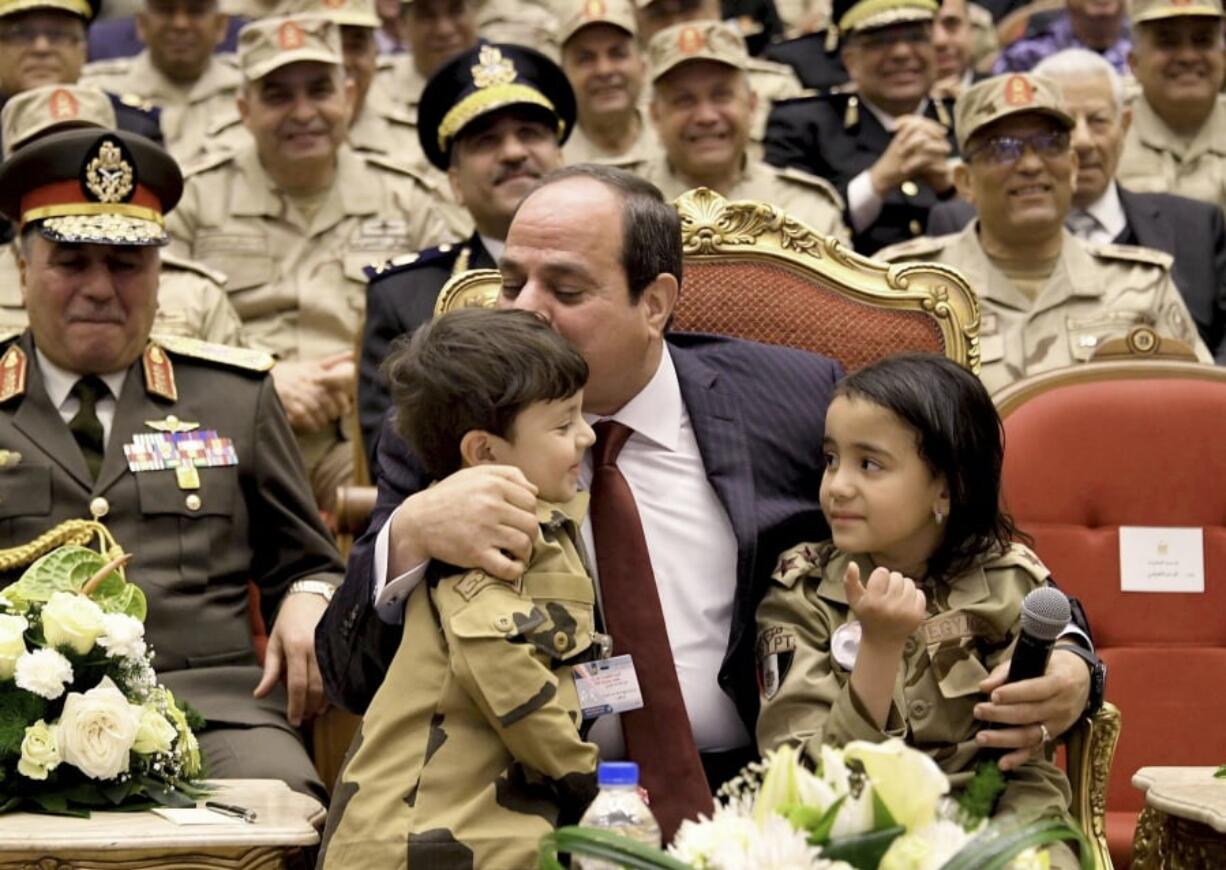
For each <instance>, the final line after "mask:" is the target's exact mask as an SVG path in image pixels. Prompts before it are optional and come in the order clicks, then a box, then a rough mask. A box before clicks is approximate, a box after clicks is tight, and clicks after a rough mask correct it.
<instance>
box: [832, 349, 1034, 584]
mask: <svg viewBox="0 0 1226 870" xmlns="http://www.w3.org/2000/svg"><path fill="white" fill-rule="evenodd" d="M834 395H835V396H846V397H848V398H857V399H867V400H868V401H870V402H872V403H873V404H875V405H880V406H881V407H883V408H887V409H888V410H890V411H893V412H894V413H895V414H897V415H898V417H899V419H901V420H902V421H903V422H904V423H905V424H906V425H908V426H910V427H911V428H912V429H913V430H915V437H916V446H917V448H918V449H919V455H920V458H921V459H923V460H924V463H925V464H926V465H927V466H928V468H929V470H930V471H931V472H932V473H933V475H944V477H945V481H946V483H947V485H948V486H949V517H948V518H947V519H946V520H945V536H944V538H943V539H942V541H941V543H940V545H939V546H938V547H937V550H936V552H935V553H933V554H932V556H931V558H929V560H928V568H927V574H928V577H929V578H932V579H945V578H949V577H956V576H957V575H958V574H960V573H962V572H964V571H966V570H967V569H968V568H970V567H971V566H972V565H973V564H974V563H975V562H976V561H977V560H978V559H980V558H981V557H983V556H986V555H990V554H995V553H1000V552H1003V551H1004V550H1005V549H1006V548H1007V547H1008V546H1009V542H1010V541H1011V540H1014V539H1019V540H1023V541H1028V540H1029V539H1028V538H1027V537H1026V536H1025V535H1023V534H1021V533H1020V532H1019V531H1018V529H1017V527H1016V526H1015V525H1014V524H1013V520H1012V518H1011V517H1010V516H1009V515H1008V513H1006V512H1005V510H1004V508H1003V507H1002V505H1001V502H1000V469H1001V463H1002V462H1003V460H1004V455H1005V448H1004V429H1003V427H1002V426H1001V423H1000V415H999V414H997V413H996V406H995V405H993V404H992V397H991V396H989V395H988V391H987V390H986V389H985V388H984V386H983V383H982V382H981V381H980V380H979V378H977V377H975V376H974V375H973V374H971V373H970V372H968V371H967V370H966V369H964V368H962V366H960V365H958V364H957V363H956V362H954V361H953V360H950V359H947V358H946V357H943V356H940V355H939V354H930V353H908V354H898V355H896V356H891V357H886V358H885V359H883V360H880V361H878V362H875V363H873V364H871V365H868V366H865V367H864V368H862V369H860V370H859V371H856V372H853V373H852V374H850V375H848V376H847V377H846V378H844V379H843V380H842V381H840V382H839V383H838V384H837V385H836V386H835V388H834Z"/></svg>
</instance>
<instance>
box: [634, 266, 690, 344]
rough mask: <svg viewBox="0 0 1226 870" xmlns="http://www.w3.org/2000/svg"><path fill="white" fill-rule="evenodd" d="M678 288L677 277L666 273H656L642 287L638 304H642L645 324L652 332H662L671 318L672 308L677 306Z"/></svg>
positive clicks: (660, 333) (659, 333) (661, 333)
mask: <svg viewBox="0 0 1226 870" xmlns="http://www.w3.org/2000/svg"><path fill="white" fill-rule="evenodd" d="M680 289H681V288H680V287H679V286H678V285H677V279H676V278H675V277H673V276H672V275H669V274H666V273H662V274H659V275H656V279H655V280H654V281H652V282H651V283H650V284H648V285H647V286H646V287H644V288H643V294H642V296H640V297H639V305H641V306H643V311H644V314H645V315H646V317H647V325H648V326H649V327H650V328H651V330H652V332H654V333H656V334H658V335H663V334H664V330H665V329H666V328H667V326H668V322H669V321H670V320H672V317H673V309H675V308H676V307H677V297H678V295H679V293H680Z"/></svg>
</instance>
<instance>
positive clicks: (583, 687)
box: [571, 655, 643, 719]
mask: <svg viewBox="0 0 1226 870" xmlns="http://www.w3.org/2000/svg"><path fill="white" fill-rule="evenodd" d="M571 670H572V672H573V673H574V675H575V690H576V691H577V692H578V693H579V707H580V708H581V709H582V710H583V718H584V719H595V718H596V717H597V716H606V715H608V714H609V713H626V712H628V711H630V710H637V709H639V708H640V707H642V706H643V693H642V692H641V691H640V690H639V678H638V674H636V673H635V672H634V662H633V661H631V659H630V656H628V655H621V656H613V657H612V658H608V659H598V660H596V661H594V662H585V663H583V664H581V665H575V666H574V668H572V669H571Z"/></svg>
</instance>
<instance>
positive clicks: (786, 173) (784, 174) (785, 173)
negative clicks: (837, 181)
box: [772, 166, 843, 211]
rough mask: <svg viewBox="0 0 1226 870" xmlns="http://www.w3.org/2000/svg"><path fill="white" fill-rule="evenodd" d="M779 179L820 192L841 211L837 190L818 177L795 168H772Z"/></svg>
mask: <svg viewBox="0 0 1226 870" xmlns="http://www.w3.org/2000/svg"><path fill="white" fill-rule="evenodd" d="M772 168H773V169H774V170H775V172H776V173H777V174H778V175H779V177H780V178H786V179H788V180H790V181H795V182H797V183H799V184H803V185H805V186H806V187H812V188H814V189H815V190H820V191H821V192H822V193H823V194H825V195H826V196H827V197H829V199H830V201H831V202H832V203H834V205H835V206H836V207H838V209H839V211H842V210H843V196H842V194H840V193H839V189H838V188H837V187H835V186H834V185H833V184H831V183H830V182H829V181H827V180H826V179H824V178H822V177H821V176H820V175H814V174H813V173H811V172H805V171H804V170H803V169H797V168H796V167H795V166H782V167H780V166H775V167H772Z"/></svg>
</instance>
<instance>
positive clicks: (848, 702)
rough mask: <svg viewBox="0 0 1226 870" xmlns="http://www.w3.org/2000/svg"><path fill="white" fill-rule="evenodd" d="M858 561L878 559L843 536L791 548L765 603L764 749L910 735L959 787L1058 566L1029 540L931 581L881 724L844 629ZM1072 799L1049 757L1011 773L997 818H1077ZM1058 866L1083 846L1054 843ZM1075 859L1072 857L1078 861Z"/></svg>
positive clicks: (761, 662)
mask: <svg viewBox="0 0 1226 870" xmlns="http://www.w3.org/2000/svg"><path fill="white" fill-rule="evenodd" d="M853 559H854V560H855V561H856V562H857V563H858V564H859V565H860V571H861V575H862V576H864V577H867V576H868V575H869V574H870V573H871V572H872V570H873V567H874V566H873V564H872V562H871V560H869V559H868V558H867V557H864V556H851V555H849V554H847V553H843V552H840V551H839V550H838V549H837V548H836V547H835V546H834V544H833V543H832V542H830V541H826V542H823V543H820V544H800V545H798V546H796V547H793V548H792V549H790V550H788V551H786V552H785V553H784V554H783V556H782V557H781V558H780V560H779V564H778V566H777V567H776V569H775V573H774V574H773V575H772V577H771V585H770V588H769V589H768V590H767V592H766V597H765V598H764V599H763V600H762V603H761V605H760V606H759V607H758V615H757V621H758V640H757V648H756V656H757V661H758V671H759V675H760V677H759V685H760V687H761V694H762V711H761V713H760V715H759V717H758V727H757V736H758V746H759V748H760V749H761V750H762V751H763V752H766V751H768V750H771V749H774V748H776V747H778V746H780V745H782V744H785V743H793V744H797V745H798V746H800V747H801V748H802V749H803V750H804V751H805V752H806V753H807V754H808V755H809V756H810V757H811V758H813V759H814V760H818V759H820V757H821V756H820V747H821V745H822V744H823V743H827V744H830V745H832V746H835V747H840V746H843V745H844V744H846V743H848V742H850V741H852V740H870V741H873V742H881V741H883V740H886V739H888V738H891V737H901V738H902V739H904V740H905V741H906V742H907V743H908V744H909V745H910V746H913V747H915V748H916V749H919V750H921V751H923V752H925V753H927V754H928V755H930V756H931V757H932V759H933V760H934V761H936V763H937V764H938V765H939V766H940V768H941V770H943V771H944V772H945V773H946V774H947V775H948V776H949V778H950V783H951V784H952V785H953V786H954V787H955V788H958V787H960V786H962V785H965V783H966V782H967V781H968V780H969V778H970V776H971V775H972V774H973V773H974V768H975V766H976V765H977V763H978V762H979V761H981V760H982V757H981V756H980V754H979V747H978V745H977V744H976V743H975V734H976V733H977V732H978V731H979V730H980V728H982V727H984V725H983V723H982V722H980V721H979V720H977V719H975V717H974V715H973V711H974V708H975V705H976V704H977V703H979V702H981V701H983V700H984V695H983V694H982V693H980V691H979V683H980V681H982V680H983V679H985V678H986V677H987V675H988V673H989V672H990V671H991V670H992V669H993V668H994V667H996V665H998V664H999V663H1000V662H1002V661H1005V660H1006V659H1008V658H1009V657H1010V655H1011V653H1012V649H1013V642H1014V639H1015V638H1016V636H1017V631H1018V619H1019V617H1020V615H1021V606H1022V599H1023V598H1025V597H1026V594H1027V593H1028V592H1030V591H1031V590H1033V589H1036V588H1038V587H1039V586H1042V585H1043V584H1044V583H1045V582H1046V580H1047V578H1048V574H1049V572H1048V570H1047V569H1046V568H1045V567H1044V566H1043V564H1042V563H1041V562H1039V560H1038V558H1037V557H1036V556H1035V555H1034V553H1032V552H1031V551H1030V550H1028V549H1027V548H1026V547H1024V546H1022V545H1020V544H1013V545H1012V546H1011V547H1010V549H1009V550H1008V552H1006V553H1005V554H1003V555H1001V556H998V557H995V558H989V559H986V560H984V561H983V562H982V563H981V564H980V565H978V566H976V567H975V568H973V569H971V570H969V571H967V572H966V573H965V574H962V575H961V576H959V577H956V578H954V579H953V580H952V581H950V582H946V583H939V584H923V585H922V588H923V590H924V593H925V595H926V596H927V599H928V614H929V617H928V619H927V620H926V621H925V622H924V623H923V625H921V626H920V628H919V630H918V631H916V633H915V634H914V635H913V636H912V637H911V638H910V639H908V640H907V643H906V647H905V648H904V651H903V661H902V666H901V668H900V670H899V675H898V680H897V682H896V683H895V687H894V697H893V700H892V701H891V704H890V710H889V713H888V715H887V720H886V726H885V728H884V729H880V728H878V727H877V726H876V724H875V723H874V722H873V721H872V719H871V718H870V716H869V715H868V714H867V712H866V711H865V709H864V705H863V704H862V703H861V702H860V700H859V699H858V698H857V697H856V696H855V693H854V692H853V691H852V689H851V685H850V677H851V669H850V668H849V667H847V666H845V663H848V662H849V661H850V662H854V659H851V660H849V659H847V658H845V657H844V656H839V658H840V659H842V661H836V659H835V656H834V655H832V652H831V650H832V649H839V648H841V644H839V643H838V642H837V641H838V638H836V633H838V632H839V629H840V627H841V626H843V625H846V624H850V623H854V622H855V617H854V615H853V614H852V612H851V609H850V607H848V605H847V598H846V597H845V595H844V592H843V573H844V572H845V571H846V569H847V566H848V564H850V562H851V561H853ZM1069 800H1070V792H1069V784H1068V780H1067V778H1066V777H1065V775H1064V773H1063V772H1062V771H1061V770H1060V769H1059V768H1057V767H1056V766H1055V765H1054V764H1052V763H1051V762H1050V761H1049V760H1046V759H1044V760H1039V761H1030V762H1027V763H1026V764H1024V765H1022V766H1021V767H1019V768H1016V769H1015V770H1013V771H1010V773H1009V776H1008V784H1007V786H1006V787H1005V791H1004V793H1003V794H1002V795H1001V798H1000V801H999V803H998V804H997V808H996V810H997V815H1000V814H1004V813H1010V812H1013V813H1018V814H1021V815H1024V816H1025V815H1034V814H1042V815H1048V814H1052V815H1065V816H1067V810H1068V805H1069ZM1052 857H1053V859H1054V860H1053V862H1052V863H1053V866H1056V867H1064V866H1069V867H1076V866H1077V864H1076V862H1075V861H1073V860H1072V854H1071V852H1062V851H1056V850H1053V852H1052ZM1070 862H1071V863H1070Z"/></svg>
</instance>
